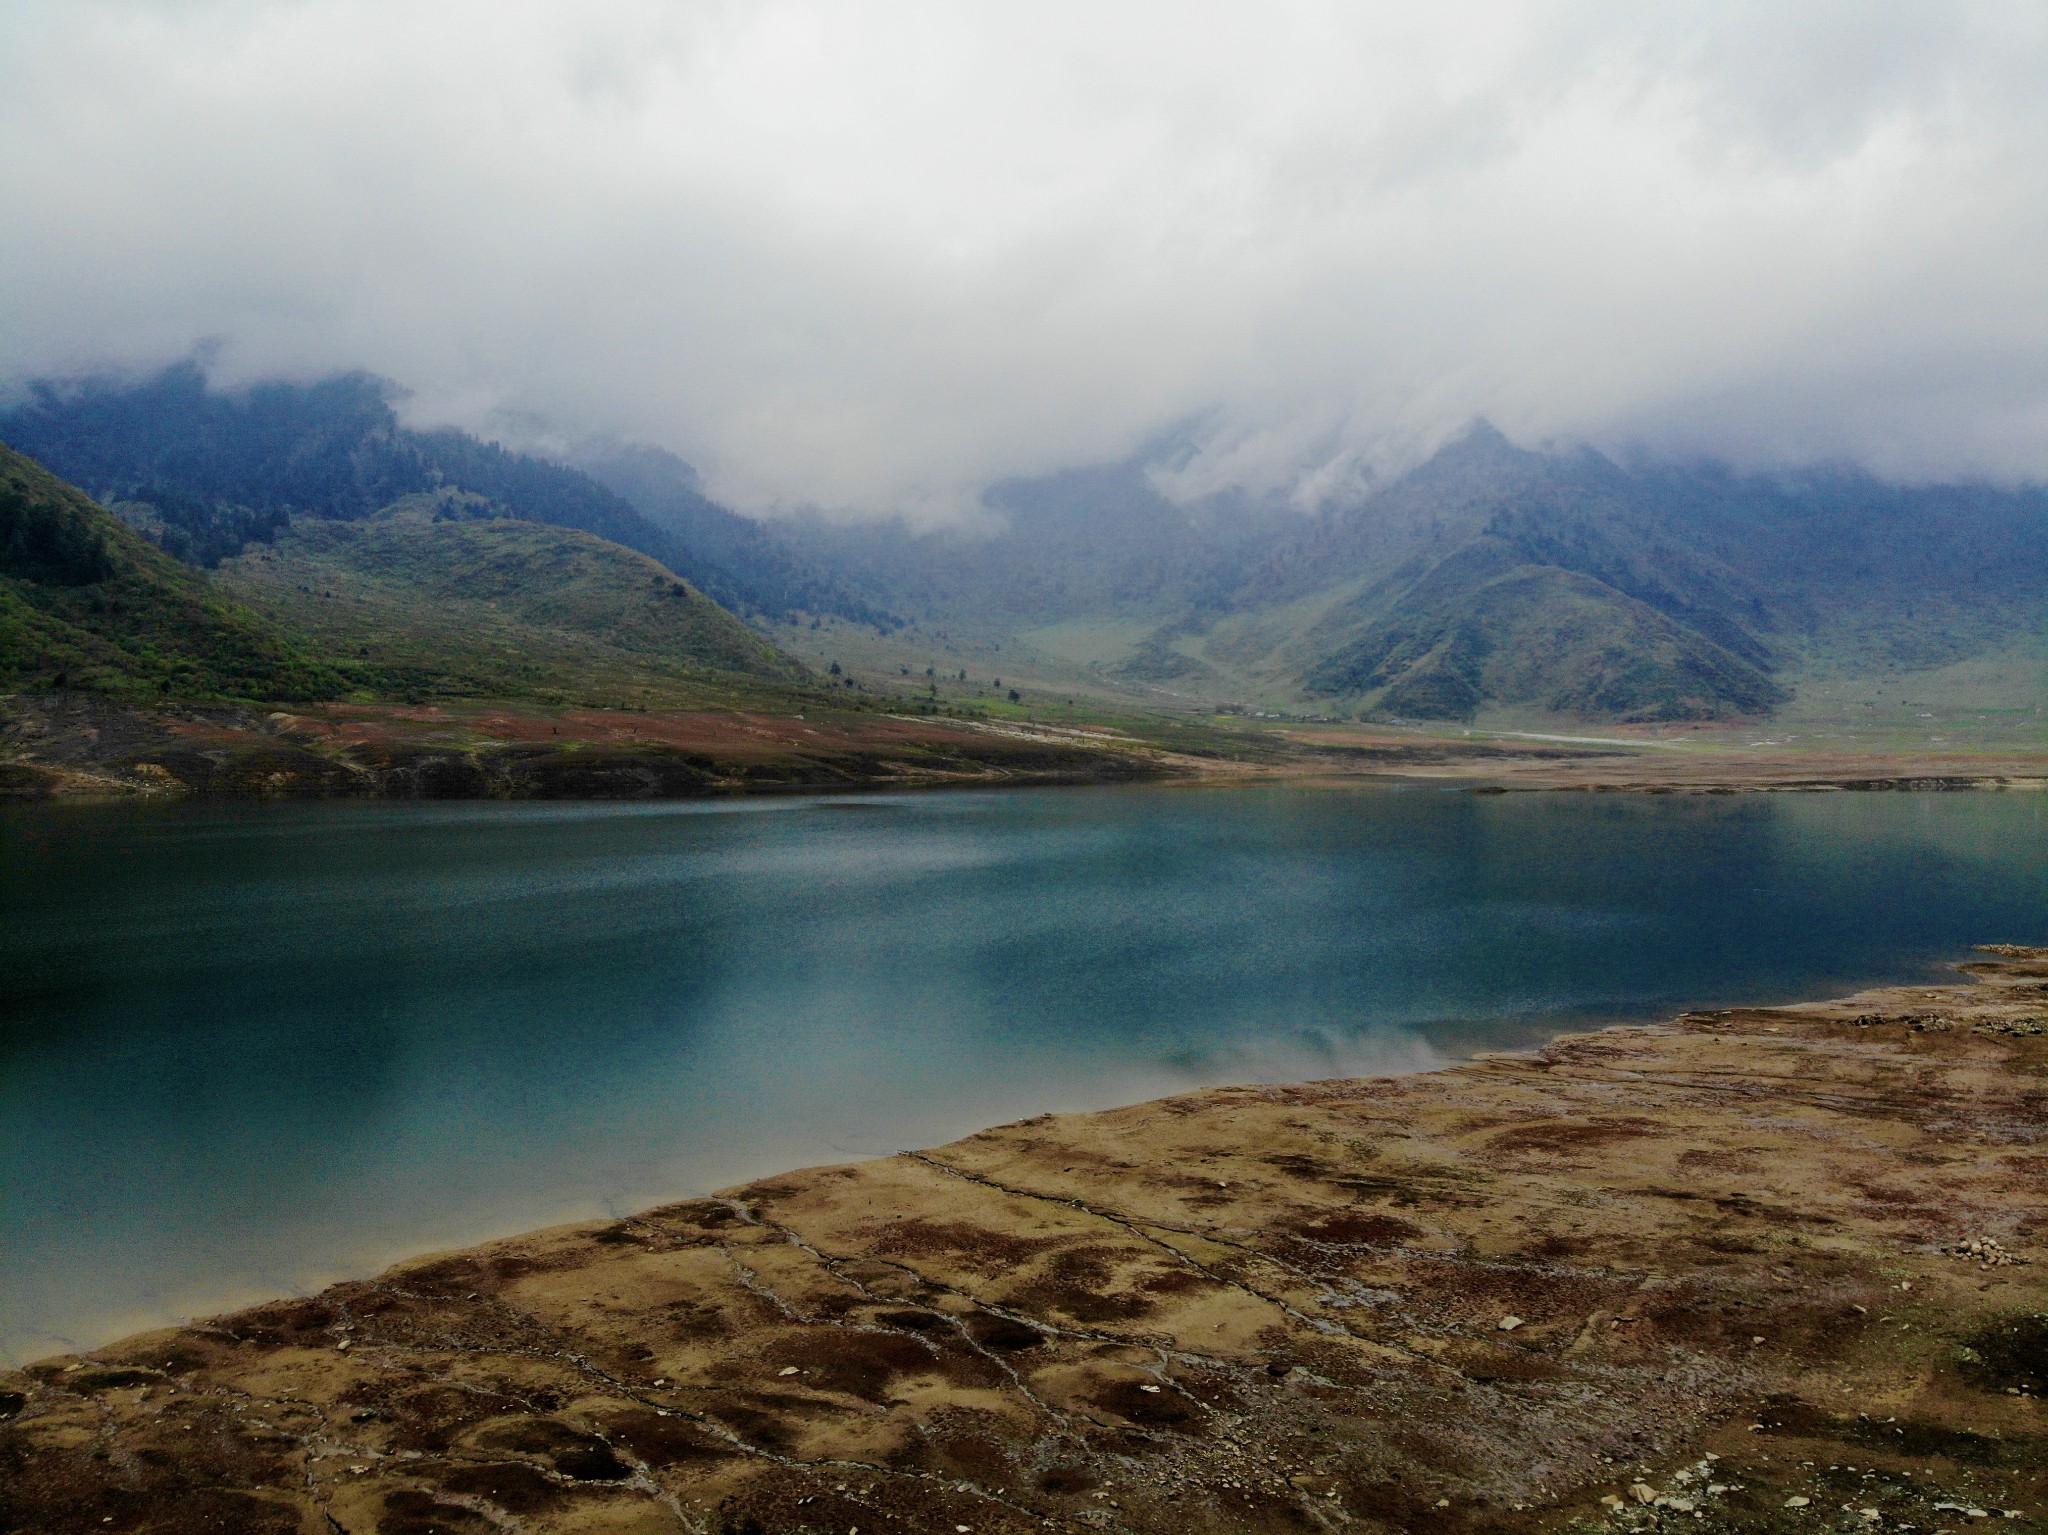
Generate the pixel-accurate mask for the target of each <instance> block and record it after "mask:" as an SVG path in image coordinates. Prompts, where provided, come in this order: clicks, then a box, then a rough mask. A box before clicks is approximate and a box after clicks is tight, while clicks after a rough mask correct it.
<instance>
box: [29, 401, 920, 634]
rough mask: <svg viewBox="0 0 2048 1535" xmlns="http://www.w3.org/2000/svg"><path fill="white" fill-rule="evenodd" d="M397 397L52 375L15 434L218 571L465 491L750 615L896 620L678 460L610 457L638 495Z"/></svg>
mask: <svg viewBox="0 0 2048 1535" xmlns="http://www.w3.org/2000/svg"><path fill="white" fill-rule="evenodd" d="M397 393H398V391H396V390H395V388H394V386H392V385H391V384H389V383H388V382H386V381H384V380H381V379H376V378H372V377H370V376H368V375H366V374H360V373H352V374H343V375H339V376H336V377H331V378H327V379H323V380H320V381H318V382H315V383H310V384H294V383H284V382H268V383H261V384H257V385H254V386H251V387H250V388H247V389H242V390H222V389H216V388H214V387H213V386H212V385H211V384H210V383H209V382H208V380H207V377H206V375H205V373H204V372H203V370H201V369H200V368H199V367H198V366H196V365H195V364H192V363H189V362H188V363H183V364H179V365H177V366H174V367H171V368H168V369H165V370H164V371H163V372H161V373H159V374H157V375H155V376H154V377H151V378H147V379H144V380H141V381H139V382H129V381H124V380H120V379H109V378H86V379H81V380H72V381H51V380H38V381H35V382H33V383H32V384H31V385H30V386H29V387H28V388H27V389H26V390H25V391H24V394H25V398H24V400H23V401H22V402H21V403H20V404H18V405H16V406H15V407H14V408H13V409H10V410H6V411H0V442H6V443H8V444H10V445H12V446H13V447H15V448H16V449H18V450H19V451H21V452H24V453H27V454H29V455H31V456H33V457H34V458H36V459H37V460H38V461H39V462H41V463H43V464H44V465H46V466H47V467H49V468H50V469H51V470H52V471H54V472H55V473H57V474H59V475H61V476H63V477H64V478H65V479H68V480H70V481H72V482H74V483H76V484H78V485H81V486H84V487H86V488H87V489H88V491H89V492H90V493H91V494H92V495H93V496H95V497H96V498H97V499H99V500H100V501H102V502H104V503H106V504H108V505H110V506H113V507H115V508H116V509H117V510H119V511H120V512H121V513H122V514H123V515H125V516H127V517H128V518H129V519H130V520H131V521H133V522H134V523H135V524H136V525H137V526H139V527H141V528H143V529H144V530H145V531H147V532H148V533H149V534H150V535H151V536H152V537H153V538H154V539H155V540H156V541H157V542H158V543H159V544H160V545H162V547H163V548H164V549H166V550H167V551H168V552H170V553H172V554H174V555H176V556H178V557H179V558H180V559H184V560H186V561H188V562H190V563H193V564H198V565H202V566H213V565H217V564H219V563H220V562H221V561H222V560H224V559H228V558H231V557H233V556H234V555H236V554H238V553H240V552H241V551H242V550H243V549H244V548H246V547H247V546H248V545H249V544H250V543H252V542H267V541H269V540H271V539H273V538H275V537H276V536H277V535H278V534H279V532H280V531H281V530H283V529H285V528H287V527H288V526H289V525H290V523H291V520H292V518H293V516H294V515H299V516H311V517H320V518H330V519H342V520H350V519H359V518H363V517H367V516H369V515H370V514H372V513H374V512H376V511H378V510H380V509H381V508H383V507H385V506H388V505H390V504H391V503H393V502H395V501H397V500H399V499H400V498H402V497H405V496H411V495H418V494H422V493H425V492H430V491H438V490H443V489H452V490H463V491H468V492H470V493H472V494H474V495H476V496H479V497H482V498H483V499H484V500H485V501H487V502H489V503H491V504H492V505H494V506H496V507H498V508H499V509H500V510H501V511H503V512H504V513H506V514H508V515H511V516H514V517H520V518H524V519H527V520H529V521H533V522H540V523H550V524H553V525H555V526H558V527H566V528H578V529H581V530H582V531H584V532H587V533H594V534H596V535H597V536H598V537H600V538H603V539H607V540H609V541H611V542H613V543H616V544H622V545H624V546H625V547H626V548H628V549H633V550H637V551H638V552H640V553H642V554H645V555H647V556H649V557H650V558H652V559H655V560H658V561H659V562H660V563H661V564H663V565H665V566H667V567H668V569H670V570H671V571H673V572H675V573H676V574H677V575H680V576H684V577H686V578H687V579H689V580H691V581H693V582H695V583H696V584H697V585H698V586H699V587H700V588H701V589H702V590H704V591H705V592H707V593H709V594H710V595H711V596H712V597H713V598H714V599H715V600H717V601H720V602H722V603H724V604H725V605H726V606H728V607H731V608H734V609H736V610H739V611H741V612H746V613H756V614H764V615H776V616H782V615H787V614H790V613H791V612H793V610H795V609H797V608H802V609H805V610H807V611H816V612H828V613H836V614H841V615H843V616H846V617H849V618H855V619H859V620H861V621H864V622H876V621H882V622H886V621H887V618H886V615H884V614H880V613H877V612H874V611H873V610H871V609H870V608H868V607H867V606H866V605H865V604H864V603H862V602H861V601H859V599H857V598H854V597H852V596H850V595H849V594H848V593H846V592H845V591H844V590H842V589H840V588H839V587H837V586H835V585H834V584H833V583H832V582H831V580H830V579H829V578H826V577H824V576H822V575H820V574H818V573H816V572H814V571H807V570H803V569H800V568H799V567H798V565H797V564H796V563H795V562H794V560H793V558H792V557H791V556H790V555H789V554H788V553H787V552H786V551H784V550H783V549H782V548H781V547H780V546H779V545H778V544H777V543H776V542H775V541H774V540H773V539H772V538H771V537H770V536H769V535H767V534H766V533H764V532H763V531H762V530H761V528H760V526H759V525H758V524H756V523H753V522H750V521H748V520H746V519H744V518H740V517H738V516H735V515H734V514H733V513H731V512H729V511H727V510H725V509H724V508H723V507H720V506H718V505H716V504H715V503H713V502H711V501H709V500H707V499H706V498H705V497H703V496H702V495H700V494H697V493H696V491H695V490H694V487H693V484H692V482H691V477H690V472H689V470H688V467H687V466H686V465H682V464H681V463H680V462H679V461H677V460H674V459H671V458H666V457H664V456H663V455H660V454H657V453H653V452H651V451H646V452H642V453H640V454H639V455H638V456H635V455H634V454H632V453H631V452H629V451H627V450H620V452H619V453H618V454H617V455H615V456H614V457H613V458H612V459H610V460H607V462H608V463H610V465H611V470H612V473H613V474H615V475H616V476H617V477H618V478H619V484H620V486H621V487H622V489H623V490H624V491H626V492H628V494H622V493H620V491H619V490H615V489H613V488H611V487H609V486H607V485H606V484H604V483H601V481H600V479H599V478H597V477H594V476H593V475H591V474H587V473H585V472H584V471H583V470H581V469H577V468H572V467H570V466H568V465H565V464H559V463H552V462H549V461H547V460H545V459H541V458H537V457H534V456H532V455H530V454H524V453H515V452H511V451H509V450H507V449H505V448H503V447H501V446H500V445H499V444H497V443H494V442H485V441H482V440H480V439H478V438H476V437H474V436H471V435H469V434H468V433H464V432H459V431H454V430H442V431H434V432H420V431H413V430H409V429H407V428H405V427H403V426H401V425H400V424H399V420H398V416H397V413H396V411H395V410H394V409H393V399H394V397H395V396H396V395H397ZM635 496H638V497H640V498H643V499H644V500H645V503H646V505H645V508H644V510H643V508H642V507H641V506H636V505H635V500H634V497H635Z"/></svg>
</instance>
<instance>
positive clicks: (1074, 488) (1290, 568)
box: [788, 423, 2048, 721]
mask: <svg viewBox="0 0 2048 1535" xmlns="http://www.w3.org/2000/svg"><path fill="white" fill-rule="evenodd" d="M988 500H989V505H990V507H991V508H992V509H994V510H997V511H998V512H999V513H1000V515H1001V516H1002V518H1003V519H1004V523H1003V526H1002V529H1001V531H999V532H997V533H995V534H994V535H992V536H985V537H979V538H977V537H972V536H969V535H966V534H962V533H951V532H927V533H917V532H914V531H912V530H910V529H908V528H906V527H903V526H900V525H899V526H895V527H883V528H876V527H864V526H863V527H845V526H832V525H828V524H824V523H822V522H817V521H813V522H810V523H806V524H799V525H795V526H792V527H791V528H790V529H789V530H788V532H789V536H790V537H792V538H793V539H796V540H798V541H799V542H801V544H802V546H803V547H804V548H805V549H806V550H807V551H808V552H809V553H811V554H812V555H813V556H814V557H815V558H816V559H817V560H818V561H819V562H820V563H821V564H824V565H826V566H828V567H830V568H833V569H835V570H837V571H838V572H840V574H841V575H842V576H843V578H844V579H845V580H846V581H847V583H848V584H849V585H853V586H856V587H859V588H860V589H862V590H867V591H871V592H873V593H874V594H875V597H876V600H878V601H886V602H887V603H888V604H889V605H891V607H892V608H894V609H895V610H896V611H899V612H901V613H904V614H906V615H909V616H911V617H913V618H917V619H919V620H921V621H923V622H925V623H928V624H937V625H954V626H965V627H967V628H969V629H971V630H976V631H982V632H988V633H992V634H993V633H998V632H1000V633H1002V634H1007V635H1009V636H1011V637H1012V638H1013V640H1021V641H1023V642H1024V643H1026V644H1031V643H1038V644H1042V645H1046V646H1050V647H1052V648H1053V649H1055V650H1057V651H1059V652H1060V653H1062V654H1064V655H1066V656H1067V657H1068V658H1069V659H1070V660H1073V661H1075V662H1078V663H1079V664H1081V665H1082V666H1083V667H1084V668H1088V669H1092V670H1093V671H1094V672H1095V673H1096V674H1098V675H1101V676H1104V677H1107V678H1113V679H1116V680H1119V681H1121V682H1124V683H1126V684H1130V685H1134V686H1137V687H1141V688H1143V687H1148V686H1149V687H1152V688H1154V689H1156V690H1159V691H1160V692H1162V693H1164V694H1167V695H1171V696H1177V697H1180V698H1183V699H1187V700H1197V699H1200V700H1226V699H1233V698H1243V697H1246V696H1257V697H1270V698H1277V699H1282V700H1287V701H1289V702H1290V703H1291V704H1292V705H1293V706H1296V707H1318V708H1324V709H1330V708H1335V709H1337V710H1339V711H1340V712H1347V713H1349V712H1358V713H1363V714H1367V715H1372V716H1377V717H1392V718H1404V717H1405V718H1415V719H1439V720H1471V719H1473V718H1475V717H1477V716H1479V715H1480V714H1482V713H1484V712H1485V711H1487V710H1489V709H1498V708H1518V709H1525V710H1531V711H1537V712H1547V713H1554V714H1559V715H1564V716H1571V717H1577V718H1586V719H1611V720H1623V721H1705V720H1715V719H1733V718H1744V717H1752V716H1765V715H1768V714H1770V713H1771V712H1772V711H1773V710H1774V709H1775V708H1777V707H1778V706H1779V705H1781V704H1783V703H1785V702H1786V701H1787V700H1788V699H1789V698H1790V697H1791V696H1792V692H1793V689H1794V688H1795V687H1796V686H1797V685H1798V683H1799V679H1801V678H1810V677H1811V676H1812V675H1814V674H1815V672H1816V670H1823V671H1827V670H1832V671H1838V672H1842V673H1844V674H1847V675H1854V676H1864V677H1867V676H1874V675H1883V674H1896V673H1909V672H1916V671H1926V670H1929V669H1933V668H1938V667H1941V666H1945V665H1951V664H1954V663H1956V662H1959V661H1963V660H1966V659H1969V658H1973V657H1981V656H1987V655H1994V654H2006V653H2023V654H2026V655H2029V656H2032V655H2036V654H2038V653H2039V652H2040V650H2041V647H2042V643H2043V640H2044V637H2048V490H2044V489H2043V488H2042V487H2040V486H2021V487H2015V488H2007V487H2000V486H1995V485H1989V484H1985V483H1981V482H1979V483H1974V484H1952V485H1902V484H1895V483H1889V482H1886V481H1884V480H1881V479H1878V478H1876V477H1875V476H1872V475H1870V474H1868V473H1865V472H1862V471H1858V470H1850V469H1834V470H1806V471H1800V472H1781V473H1776V474H1755V473H1743V472H1740V471H1737V470H1734V469H1731V468H1729V467H1727V466H1725V465H1718V464H1695V465H1690V466H1681V465H1671V464H1661V465H1660V464H1653V463H1652V464H1641V465H1635V466H1627V467H1625V466H1624V465H1622V464H1619V463H1617V462H1615V461H1614V460H1612V459H1609V458H1607V457H1605V456H1603V455H1601V454H1599V453H1597V452H1594V451H1592V450H1590V449H1577V450H1573V451H1570V452H1562V453H1552V452H1537V451H1531V450H1528V449H1524V448H1519V447H1516V446H1515V445H1513V444H1512V443H1510V442H1509V441H1508V439H1507V438H1506V437H1505V436H1503V435H1502V434H1501V433H1500V432H1499V431H1498V430H1496V429H1495V428H1494V427H1492V426H1491V425H1488V424H1486V423H1479V424H1478V425H1476V426H1474V427H1472V428H1471V429H1470V430H1468V431H1467V432H1466V433H1465V434H1463V435H1462V436H1461V437H1459V438H1457V439H1455V440H1454V441H1452V442H1451V443H1450V444H1448V445H1446V446H1445V447H1444V448H1443V449H1441V450H1440V451H1439V452H1437V453H1436V454H1434V455H1433V456H1432V457H1431V458H1430V459H1428V460H1427V461H1426V462H1424V463H1423V464H1421V465H1420V466H1418V467H1417V468H1415V469H1414V470H1412V471H1410V472H1409V473H1407V474H1405V475H1402V476H1399V477H1397V478H1395V479H1393V480H1392V481H1390V482H1389V483H1387V484H1385V485H1384V486H1382V487H1380V488H1379V489H1377V490H1375V491H1372V492H1370V493H1367V494H1363V495H1360V496H1358V497H1357V498H1356V499H1354V500H1352V501H1350V502H1348V503H1346V504H1343V505H1340V506H1334V507H1329V508H1325V509H1323V510H1321V511H1318V512H1315V513H1313V514H1308V513H1295V514H1290V513H1287V512H1285V511H1280V512H1275V511H1273V510H1272V509H1270V508H1267V509H1265V510H1263V511H1260V510H1258V509H1253V508H1247V507H1244V506H1242V505H1237V506H1231V507H1226V508H1218V507H1216V506H1214V505H1210V506H1207V507H1204V506H1202V505H1199V504H1198V505H1196V506H1193V507H1189V506H1183V505H1180V504H1177V503H1175V502H1173V501H1171V500H1169V499H1167V498H1166V497H1165V496H1164V495H1163V494H1162V493H1161V492H1160V490H1159V489H1158V488H1157V486H1156V484H1155V480H1154V477H1153V476H1152V475H1151V474H1149V473H1148V471H1147V467H1146V466H1145V465H1144V464H1142V463H1125V464H1122V465H1116V466H1108V467H1103V468H1097V469H1088V470H1073V471H1067V472H1065V473H1061V474H1057V475H1051V476H1046V477H1042V478H1040V479H1037V480H1032V481H1025V482H1012V483H1009V484H1006V485H1004V486H1002V487H999V488H998V489H997V490H996V491H994V492H992V493H991V494H990V496H989V498H988Z"/></svg>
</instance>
